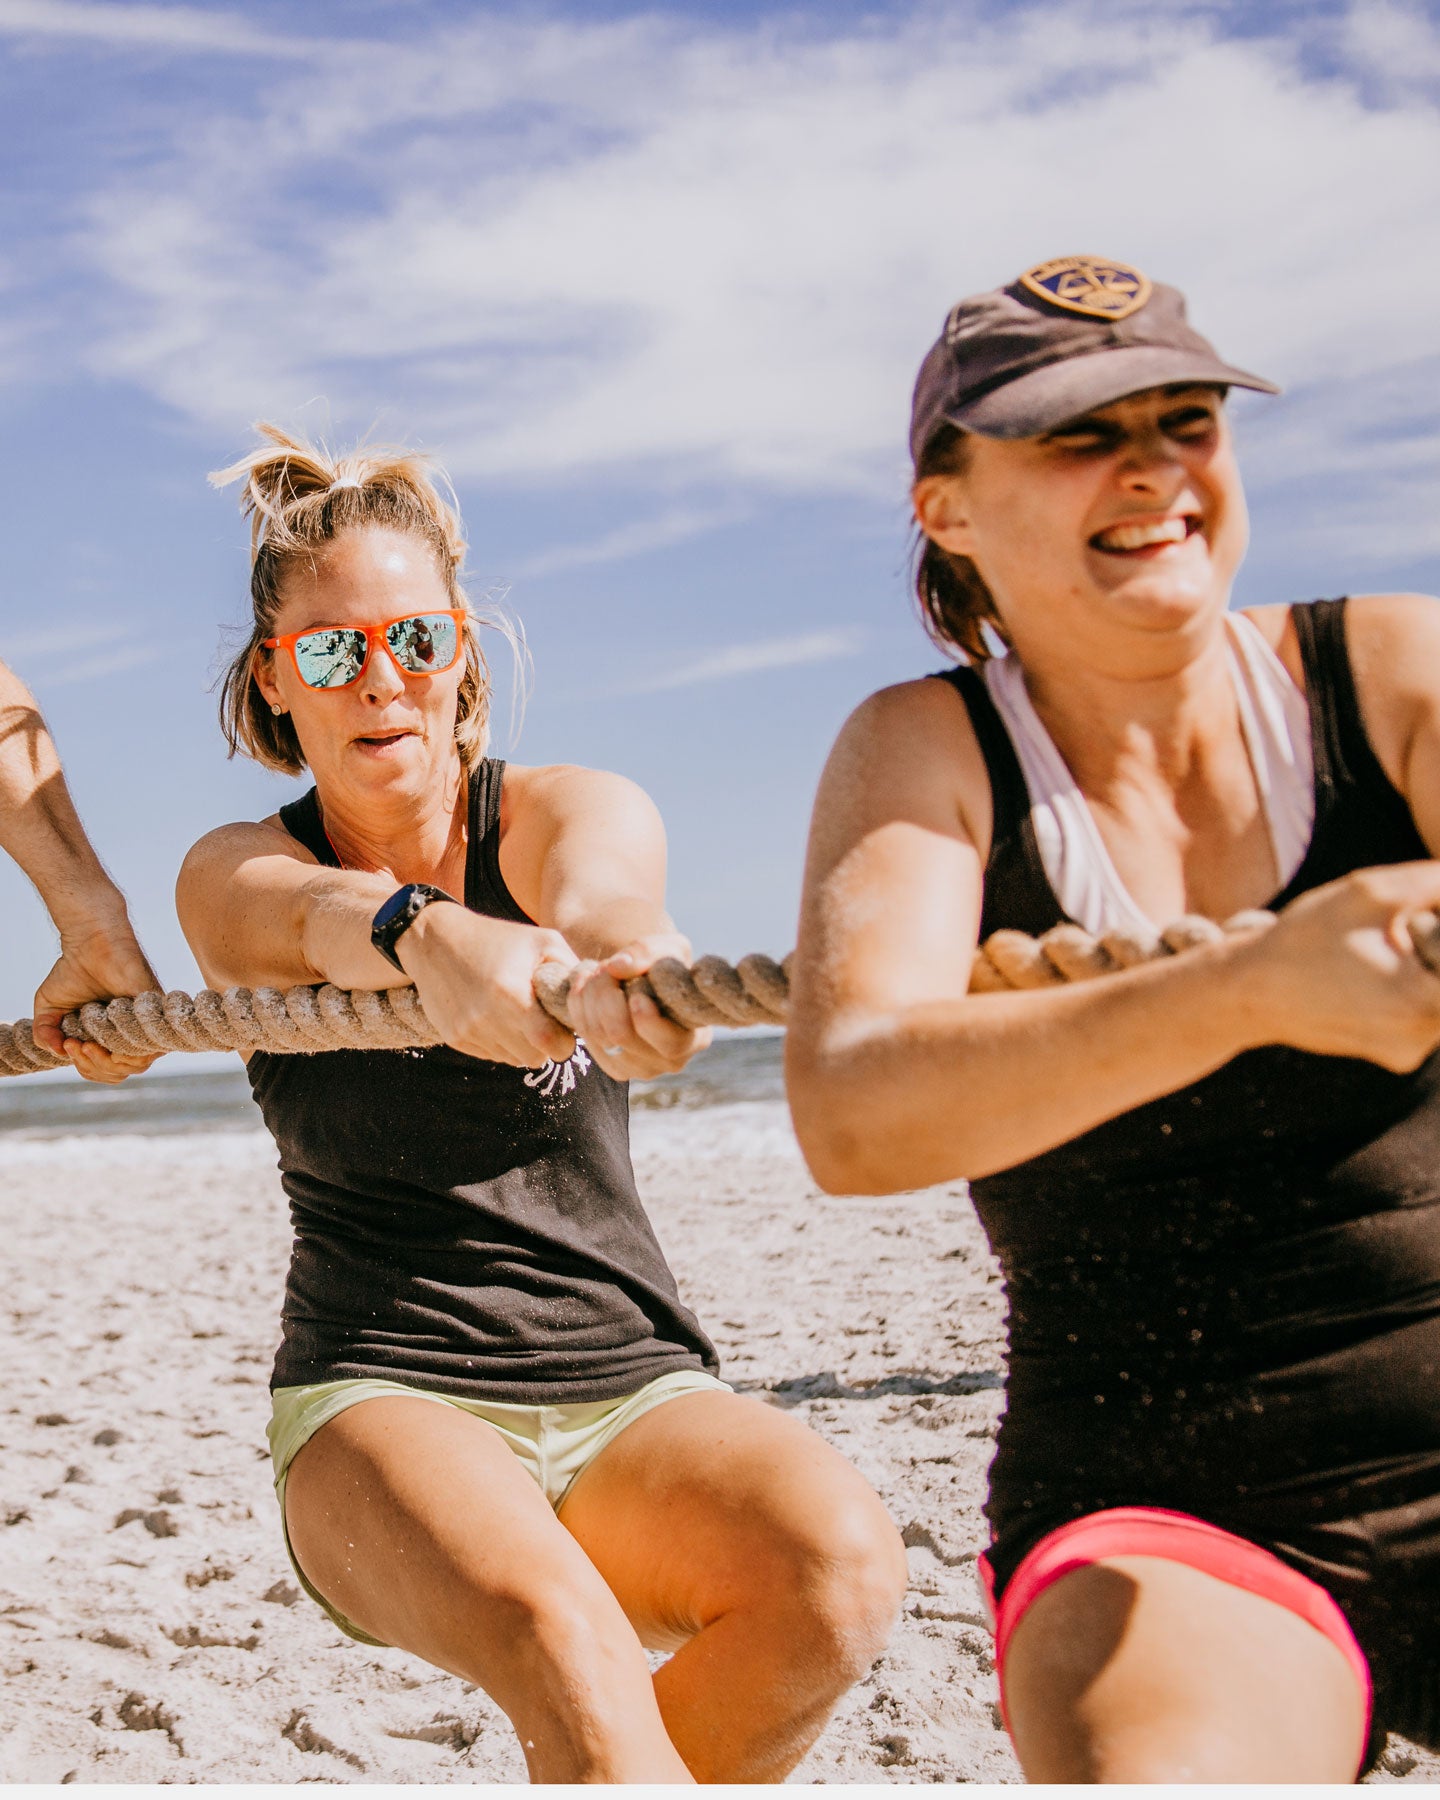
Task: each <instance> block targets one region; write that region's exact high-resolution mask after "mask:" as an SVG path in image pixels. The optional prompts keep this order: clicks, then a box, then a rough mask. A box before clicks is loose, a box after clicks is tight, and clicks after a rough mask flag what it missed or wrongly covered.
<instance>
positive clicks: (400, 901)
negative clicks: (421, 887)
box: [373, 887, 415, 931]
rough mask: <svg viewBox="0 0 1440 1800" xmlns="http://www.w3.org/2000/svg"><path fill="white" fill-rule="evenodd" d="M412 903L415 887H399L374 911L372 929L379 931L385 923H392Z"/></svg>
mask: <svg viewBox="0 0 1440 1800" xmlns="http://www.w3.org/2000/svg"><path fill="white" fill-rule="evenodd" d="M414 903H415V889H414V888H413V887H402V888H400V889H399V890H398V892H396V893H393V894H392V895H391V896H390V898H389V899H388V900H387V901H386V902H385V903H384V905H383V906H382V907H381V908H380V910H379V912H377V913H376V915H375V919H374V925H373V929H374V930H376V931H381V930H383V929H384V927H385V926H386V925H392V924H394V922H395V920H396V919H398V918H400V917H401V916H402V914H404V913H407V912H409V910H410V908H411V907H412V906H413V905H414Z"/></svg>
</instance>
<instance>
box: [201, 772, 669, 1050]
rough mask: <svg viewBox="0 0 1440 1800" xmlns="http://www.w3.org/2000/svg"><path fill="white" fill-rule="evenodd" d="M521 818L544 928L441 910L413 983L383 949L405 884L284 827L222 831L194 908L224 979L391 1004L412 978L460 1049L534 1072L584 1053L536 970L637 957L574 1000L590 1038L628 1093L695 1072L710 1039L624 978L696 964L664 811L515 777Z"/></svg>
mask: <svg viewBox="0 0 1440 1800" xmlns="http://www.w3.org/2000/svg"><path fill="white" fill-rule="evenodd" d="M505 809H506V810H505V816H504V818H503V820H502V827H503V832H504V836H503V839H502V849H501V858H502V863H503V866H504V870H505V875H506V879H507V882H508V883H509V885H510V887H511V890H512V892H513V893H514V894H515V897H516V899H517V900H518V901H519V903H520V905H521V907H522V908H523V909H524V910H525V911H526V912H528V913H529V914H530V916H531V918H533V919H535V920H536V921H537V923H536V924H535V925H522V924H512V923H511V922H510V921H508V920H504V919H490V918H483V917H481V916H480V915H478V914H476V913H472V912H468V911H466V909H465V908H463V907H460V906H449V905H443V904H442V905H435V906H430V907H427V908H426V910H425V911H424V912H423V913H421V915H420V916H419V918H418V919H417V920H416V921H415V923H414V924H413V925H412V926H411V927H410V929H409V930H408V931H407V932H405V934H404V936H403V937H402V938H401V939H400V942H399V946H398V951H397V953H398V955H399V957H400V960H401V963H402V964H403V966H404V971H405V975H404V976H401V975H400V974H398V973H397V971H396V970H395V969H394V968H393V967H392V966H391V964H390V963H388V962H387V961H386V960H385V958H384V957H382V956H381V955H380V954H379V952H378V951H377V950H375V949H374V947H373V946H372V945H371V942H370V926H371V921H372V920H373V918H374V915H375V912H376V909H377V908H378V907H379V905H380V904H381V902H382V901H383V900H385V899H386V898H388V896H389V895H390V894H392V893H393V892H394V891H395V888H396V887H397V886H398V885H399V883H398V881H397V879H396V876H395V875H394V874H393V873H389V874H387V873H379V874H376V873H363V872H360V871H355V870H348V869H331V868H326V867H323V866H322V865H321V864H319V863H317V862H316V861H315V859H314V857H313V856H311V855H310V853H309V852H308V851H307V850H306V849H304V847H303V846H302V845H300V844H298V843H296V841H295V840H294V839H293V838H292V837H290V835H289V833H288V832H286V831H285V830H284V829H283V828H282V827H281V826H280V825H279V823H278V822H273V823H271V822H267V823H264V824H258V825H230V826H225V827H223V828H222V829H221V830H219V831H214V832H211V833H210V834H209V836H208V837H205V838H202V839H201V841H200V842H199V843H198V844H197V845H196V846H195V848H194V849H193V850H192V851H191V852H190V854H189V856H188V857H187V858H186V860H185V865H184V867H183V868H182V870H181V873H180V881H179V886H178V888H177V893H176V904H177V908H178V910H179V914H180V922H181V925H182V926H183V927H184V930H185V934H186V937H187V939H188V940H189V943H190V947H191V949H192V950H193V951H194V952H195V957H196V960H197V961H198V962H199V964H200V966H201V969H202V970H203V971H204V973H205V978H206V980H207V981H209V982H210V983H211V984H212V985H214V986H217V987H226V986H233V985H237V984H243V985H246V986H251V987H255V986H259V985H262V984H265V985H270V986H275V987H289V986H293V985H297V984H300V983H304V982H317V981H330V982H333V983H334V984H335V985H336V986H337V987H346V988H371V989H377V988H387V987H399V986H402V985H404V981H405V978H406V977H408V978H409V979H410V980H412V981H413V982H414V985H415V988H416V990H417V992H418V993H419V995H420V998H421V1000H422V1001H423V1003H424V1006H425V1010H426V1012H427V1013H428V1014H429V1016H430V1018H431V1019H432V1020H433V1021H434V1023H435V1024H436V1025H437V1026H438V1027H439V1029H440V1030H441V1032H442V1033H443V1035H444V1039H445V1042H446V1043H448V1044H451V1045H453V1046H454V1047H455V1048H456V1049H459V1050H463V1051H465V1052H466V1053H467V1054H468V1055H472V1056H480V1057H485V1058H487V1059H489V1060H492V1061H499V1062H511V1063H516V1064H521V1065H526V1066H529V1065H533V1064H536V1063H539V1062H543V1061H545V1059H546V1058H547V1057H553V1058H555V1059H556V1060H559V1059H562V1058H564V1057H566V1056H568V1055H570V1054H571V1052H572V1051H573V1049H574V1038H573V1037H572V1036H571V1034H570V1033H569V1032H567V1031H565V1030H564V1029H563V1027H561V1026H559V1025H557V1024H556V1023H555V1021H554V1020H553V1019H551V1018H550V1017H549V1016H548V1015H547V1014H546V1013H545V1012H543V1011H542V1010H541V1008H540V1006H539V1004H538V1002H537V1001H536V1000H535V998H534V993H533V980H534V973H535V970H536V968H538V966H539V965H540V964H541V963H542V962H562V963H570V964H573V963H574V962H575V960H576V957H575V952H576V950H580V951H582V952H584V953H585V954H587V955H589V956H592V957H601V956H604V957H610V956H611V955H612V953H613V952H615V951H617V950H622V949H624V950H627V951H628V952H629V956H630V959H631V962H632V963H633V964H634V966H633V967H630V968H626V967H624V965H620V966H619V967H618V968H616V969H613V970H612V972H611V973H609V974H607V975H605V976H603V977H602V976H600V975H599V973H598V971H597V969H596V968H595V967H594V966H587V967H586V968H585V969H584V970H583V972H582V976H581V979H580V980H579V981H577V984H576V989H575V992H574V995H573V1000H574V1003H575V1004H576V1007H577V1011H578V1012H579V1015H580V1028H581V1030H582V1031H584V1032H587V1033H590V1032H592V1031H593V1033H594V1036H593V1039H592V1043H593V1045H594V1046H595V1047H596V1048H597V1054H598V1055H599V1056H600V1059H601V1061H602V1063H604V1064H607V1065H608V1064H614V1065H615V1066H616V1067H612V1069H611V1072H612V1073H614V1072H616V1068H618V1067H620V1066H621V1065H622V1064H623V1065H624V1066H623V1075H624V1076H634V1075H640V1074H650V1073H653V1072H655V1071H656V1069H658V1067H660V1066H664V1067H674V1066H678V1064H677V1062H676V1057H677V1056H678V1057H679V1061H680V1062H683V1061H684V1060H685V1056H686V1055H688V1054H690V1053H691V1052H692V1051H693V1049H694V1048H695V1047H697V1046H698V1044H699V1043H701V1042H703V1041H704V1040H703V1038H702V1037H701V1036H699V1035H698V1034H695V1033H690V1032H685V1031H682V1030H680V1028H679V1027H677V1026H673V1025H671V1024H670V1023H669V1022H668V1021H667V1020H664V1019H662V1018H661V1017H660V1015H659V1013H658V1012H656V1011H655V1009H654V1007H653V1005H651V1004H650V1003H649V1002H645V1001H641V1000H637V1001H634V1002H631V1003H629V1005H628V1006H627V1003H626V1000H625V996H624V994H623V993H621V992H620V990H619V987H618V984H617V981H616V979H615V976H616V974H620V973H638V972H639V971H640V969H641V968H643V967H647V966H648V963H649V960H651V959H653V957H655V956H660V955H676V954H686V953H687V947H686V946H685V943H684V940H683V939H682V938H680V937H679V936H678V935H677V934H676V933H675V931H674V927H673V926H672V925H671V923H670V920H669V918H668V916H667V915H666V913H665V910H664V904H663V889H664V871H665V855H664V834H663V831H662V830H661V828H660V824H659V819H658V815H656V814H655V811H654V808H653V807H652V806H651V804H650V802H649V801H648V800H647V799H646V798H645V796H644V795H643V794H641V793H640V791H639V790H638V789H637V788H634V787H633V786H632V785H631V784H630V783H629V782H625V781H623V780H621V778H620V777H618V776H613V775H602V774H598V773H596V772H595V771H592V770H586V769H516V768H512V769H510V770H509V771H507V774H506V780H505ZM572 946H573V947H572ZM592 984H593V986H594V993H593V994H591V993H589V992H588V989H589V988H590V986H591V985H592ZM617 997H618V1016H617V1015H616V1005H617ZM606 1033H611V1035H606ZM611 1044H619V1045H620V1046H621V1047H622V1053H621V1056H620V1057H619V1058H612V1057H608V1056H607V1054H606V1052H605V1050H604V1049H603V1046H605V1045H611ZM652 1065H653V1066H652Z"/></svg>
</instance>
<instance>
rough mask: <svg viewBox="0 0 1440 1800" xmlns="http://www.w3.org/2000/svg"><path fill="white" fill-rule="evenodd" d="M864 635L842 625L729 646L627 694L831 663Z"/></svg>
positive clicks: (854, 648) (634, 687)
mask: <svg viewBox="0 0 1440 1800" xmlns="http://www.w3.org/2000/svg"><path fill="white" fill-rule="evenodd" d="M863 642H864V633H863V632H862V631H860V630H859V629H857V628H854V627H845V626H842V627H840V628H838V629H836V630H833V631H811V632H807V633H805V634H804V635H803V636H801V637H786V638H762V639H761V640H760V641H759V642H757V643H750V644H729V645H726V646H724V647H722V648H719V649H715V650H707V651H705V652H704V653H703V654H702V655H700V656H697V657H694V658H693V659H691V660H690V661H688V662H684V663H681V664H680V665H679V666H678V667H676V668H672V669H668V670H666V671H665V672H664V673H663V674H660V675H654V676H651V677H649V678H648V679H646V680H643V681H637V682H633V683H631V684H630V685H628V686H627V687H625V688H624V689H623V690H622V691H623V692H624V693H627V694H661V693H665V692H667V691H668V690H669V689H671V688H682V687H696V686H698V685H699V684H700V683H701V682H705V681H723V680H731V679H733V678H734V677H735V676H737V675H758V674H761V673H763V672H764V671H765V670H767V669H793V668H796V667H798V666H799V665H801V664H803V663H817V662H833V661H834V660H835V659H836V658H837V657H841V656H854V655H856V654H857V653H858V652H859V650H860V648H861V646H862V644H863Z"/></svg>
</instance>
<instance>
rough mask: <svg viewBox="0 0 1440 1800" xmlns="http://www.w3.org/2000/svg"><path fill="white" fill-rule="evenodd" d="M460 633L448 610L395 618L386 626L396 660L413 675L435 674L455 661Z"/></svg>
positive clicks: (387, 636)
mask: <svg viewBox="0 0 1440 1800" xmlns="http://www.w3.org/2000/svg"><path fill="white" fill-rule="evenodd" d="M458 637H459V633H458V632H457V630H456V626H455V621H454V620H453V619H452V618H451V617H450V616H449V614H448V613H422V614H419V615H417V616H416V617H415V618H413V619H397V620H396V621H395V623H394V624H393V625H391V626H389V627H387V629H386V632H385V641H386V642H387V643H388V644H389V646H390V648H391V649H392V650H393V651H394V652H395V660H396V662H398V663H399V664H400V667H401V668H402V669H408V670H409V671H410V673H411V674H412V675H434V674H437V673H438V672H439V671H440V670H441V669H448V668H449V667H450V665H451V663H453V662H454V660H455V650H456V644H457V640H458Z"/></svg>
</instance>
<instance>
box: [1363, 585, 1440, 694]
mask: <svg viewBox="0 0 1440 1800" xmlns="http://www.w3.org/2000/svg"><path fill="white" fill-rule="evenodd" d="M1345 636H1346V641H1347V644H1348V646H1349V650H1350V656H1351V660H1352V661H1355V662H1358V663H1364V664H1365V665H1367V666H1368V665H1370V664H1376V665H1379V664H1381V663H1384V664H1388V673H1389V677H1390V679H1391V680H1393V681H1394V682H1396V683H1397V684H1399V685H1400V686H1406V685H1408V686H1411V687H1414V688H1417V689H1418V688H1425V689H1427V690H1429V689H1435V688H1440V664H1437V662H1436V660H1435V651H1436V648H1437V646H1440V600H1436V599H1435V597H1434V596H1433V595H1432V594H1355V595H1352V597H1351V599H1350V601H1349V603H1348V604H1347V606H1346V608H1345Z"/></svg>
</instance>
